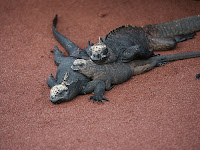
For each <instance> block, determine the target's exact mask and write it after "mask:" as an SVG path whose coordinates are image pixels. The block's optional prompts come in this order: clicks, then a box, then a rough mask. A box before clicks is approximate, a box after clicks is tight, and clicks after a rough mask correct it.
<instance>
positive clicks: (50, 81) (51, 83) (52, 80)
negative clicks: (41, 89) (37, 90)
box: [47, 74, 56, 88]
mask: <svg viewBox="0 0 200 150" xmlns="http://www.w3.org/2000/svg"><path fill="white" fill-rule="evenodd" d="M47 85H48V86H49V87H50V88H52V87H53V86H55V85H56V79H55V78H54V77H53V75H52V74H50V75H49V77H48V78H47Z"/></svg>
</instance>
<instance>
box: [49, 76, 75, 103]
mask: <svg viewBox="0 0 200 150" xmlns="http://www.w3.org/2000/svg"><path fill="white" fill-rule="evenodd" d="M68 76H69V74H68V73H66V74H65V77H64V79H63V81H62V83H60V84H57V85H55V86H53V87H52V88H51V90H50V101H51V102H52V103H61V102H66V101H69V100H71V99H72V98H73V97H74V96H76V95H77V93H76V90H74V89H75V88H76V85H77V84H76V83H77V81H76V80H74V81H70V82H69V81H67V78H68Z"/></svg>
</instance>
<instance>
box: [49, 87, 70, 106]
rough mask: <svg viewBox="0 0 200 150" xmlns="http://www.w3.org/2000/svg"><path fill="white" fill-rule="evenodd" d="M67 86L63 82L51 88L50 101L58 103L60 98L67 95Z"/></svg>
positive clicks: (64, 97) (62, 98)
mask: <svg viewBox="0 0 200 150" xmlns="http://www.w3.org/2000/svg"><path fill="white" fill-rule="evenodd" d="M68 93H69V91H68V88H67V86H66V85H64V84H58V85H55V86H54V87H52V88H51V90H50V101H51V102H52V103H58V102H59V101H61V100H64V99H66V97H68Z"/></svg>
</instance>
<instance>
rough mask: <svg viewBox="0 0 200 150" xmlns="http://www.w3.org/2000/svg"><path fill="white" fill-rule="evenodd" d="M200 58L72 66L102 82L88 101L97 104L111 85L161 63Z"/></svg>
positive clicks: (193, 54) (197, 54)
mask: <svg viewBox="0 0 200 150" xmlns="http://www.w3.org/2000/svg"><path fill="white" fill-rule="evenodd" d="M195 57H200V52H188V53H180V54H171V55H164V56H154V57H151V58H148V59H146V60H134V61H131V62H129V63H123V62H114V63H109V64H104V65H98V64H95V63H94V62H93V61H92V60H84V59H76V60H75V61H74V63H73V65H72V69H73V70H74V71H78V72H80V73H82V74H84V75H86V76H87V77H88V78H91V79H93V81H95V80H98V81H99V80H100V81H103V82H104V83H105V84H104V86H101V88H100V87H98V88H99V89H101V90H98V92H97V90H96V91H94V96H92V97H90V99H92V100H93V102H94V100H96V101H97V102H99V101H101V102H102V101H103V100H104V99H105V100H107V99H106V98H105V97H104V92H105V90H110V89H111V88H112V86H113V85H116V84H120V83H123V82H125V81H127V80H128V79H130V78H131V77H132V76H135V75H138V74H141V73H144V72H147V71H150V70H152V69H153V68H155V67H156V66H159V65H162V63H163V62H170V61H175V60H181V59H188V58H195Z"/></svg>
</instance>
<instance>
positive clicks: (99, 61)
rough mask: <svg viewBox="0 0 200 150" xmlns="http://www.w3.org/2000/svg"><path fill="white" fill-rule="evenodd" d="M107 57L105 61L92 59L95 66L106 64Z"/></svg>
mask: <svg viewBox="0 0 200 150" xmlns="http://www.w3.org/2000/svg"><path fill="white" fill-rule="evenodd" d="M107 59H108V58H107V57H104V58H103V59H91V60H92V61H93V62H94V63H95V64H98V65H101V64H104V63H105V61H106V60H107Z"/></svg>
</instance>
